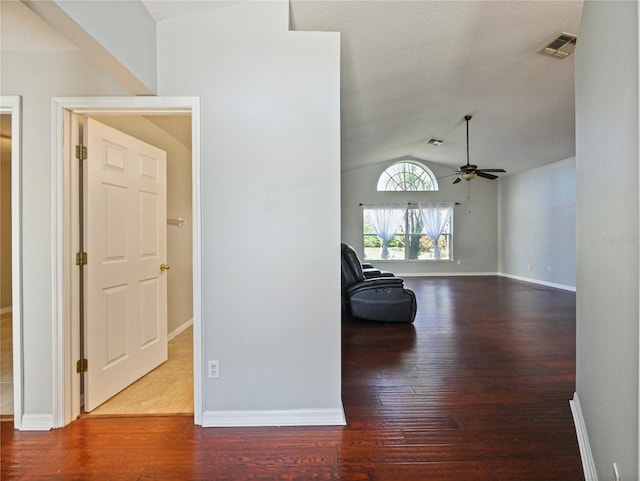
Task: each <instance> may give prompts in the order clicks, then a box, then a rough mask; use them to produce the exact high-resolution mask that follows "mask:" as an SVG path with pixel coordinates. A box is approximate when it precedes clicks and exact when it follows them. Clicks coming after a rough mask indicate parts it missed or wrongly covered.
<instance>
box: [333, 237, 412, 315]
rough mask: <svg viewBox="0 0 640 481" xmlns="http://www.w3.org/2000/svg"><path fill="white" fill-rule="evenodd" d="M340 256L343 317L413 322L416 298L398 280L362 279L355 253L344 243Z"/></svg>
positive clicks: (399, 279)
mask: <svg viewBox="0 0 640 481" xmlns="http://www.w3.org/2000/svg"><path fill="white" fill-rule="evenodd" d="M341 257H342V310H343V314H345V315H346V316H349V317H354V318H357V319H364V320H368V321H382V322H413V320H414V319H415V317H416V311H417V303H416V296H415V294H414V293H413V291H412V290H410V289H405V288H404V281H403V280H402V279H401V278H399V277H391V276H389V275H382V276H380V277H370V278H367V277H365V275H364V272H363V269H362V264H361V263H360V259H358V255H357V254H356V251H355V250H354V249H353V247H351V246H349V245H347V244H341ZM389 274H390V273H389Z"/></svg>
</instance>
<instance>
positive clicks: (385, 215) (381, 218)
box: [367, 207, 407, 259]
mask: <svg viewBox="0 0 640 481" xmlns="http://www.w3.org/2000/svg"><path fill="white" fill-rule="evenodd" d="M406 210H407V208H406V207H386V208H385V207H380V208H368V209H367V215H368V216H369V223H370V224H371V227H373V230H374V232H375V233H376V235H377V236H378V237H380V238H381V239H382V254H381V257H382V259H388V258H389V245H388V244H389V241H390V240H391V239H393V236H394V235H396V232H398V229H399V228H400V225H401V224H402V222H403V221H404V213H405V211H406Z"/></svg>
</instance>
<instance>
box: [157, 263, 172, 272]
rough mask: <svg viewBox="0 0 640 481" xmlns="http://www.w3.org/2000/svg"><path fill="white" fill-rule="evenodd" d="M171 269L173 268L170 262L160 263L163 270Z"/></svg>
mask: <svg viewBox="0 0 640 481" xmlns="http://www.w3.org/2000/svg"><path fill="white" fill-rule="evenodd" d="M169 269H171V266H169V264H160V270H161V271H168V270H169Z"/></svg>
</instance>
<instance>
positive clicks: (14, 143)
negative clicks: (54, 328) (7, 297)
mask: <svg viewBox="0 0 640 481" xmlns="http://www.w3.org/2000/svg"><path fill="white" fill-rule="evenodd" d="M0 112H3V113H10V114H11V307H10V309H11V313H12V320H11V326H12V329H13V339H12V343H13V425H14V427H15V428H16V429H22V397H23V396H22V389H23V387H22V355H23V354H22V98H21V97H20V96H19V95H0Z"/></svg>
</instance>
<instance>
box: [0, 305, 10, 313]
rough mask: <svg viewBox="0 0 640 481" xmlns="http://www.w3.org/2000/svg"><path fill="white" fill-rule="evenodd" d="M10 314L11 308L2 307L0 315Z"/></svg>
mask: <svg viewBox="0 0 640 481" xmlns="http://www.w3.org/2000/svg"><path fill="white" fill-rule="evenodd" d="M11 312H13V309H12V308H11V306H8V307H3V308H2V309H0V314H9V313H11Z"/></svg>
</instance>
